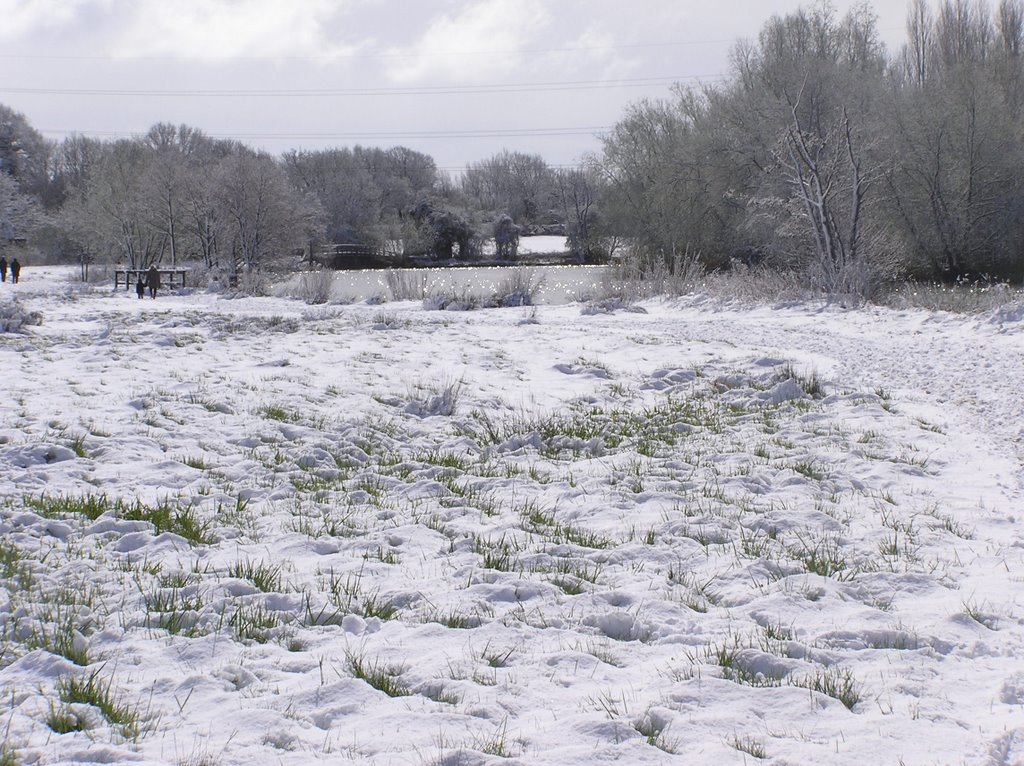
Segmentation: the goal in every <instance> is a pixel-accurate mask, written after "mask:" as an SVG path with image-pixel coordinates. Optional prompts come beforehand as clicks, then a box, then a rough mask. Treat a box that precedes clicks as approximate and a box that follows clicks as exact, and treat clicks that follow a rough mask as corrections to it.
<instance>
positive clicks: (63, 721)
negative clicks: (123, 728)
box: [0, 702, 89, 763]
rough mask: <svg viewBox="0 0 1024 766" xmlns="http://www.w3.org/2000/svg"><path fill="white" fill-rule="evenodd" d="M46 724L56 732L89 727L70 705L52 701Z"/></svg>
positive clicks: (62, 732)
mask: <svg viewBox="0 0 1024 766" xmlns="http://www.w3.org/2000/svg"><path fill="white" fill-rule="evenodd" d="M46 725H47V726H49V727H50V730H51V731H53V732H54V733H55V734H70V733H71V732H75V731H87V730H88V728H89V727H88V726H86V723H85V721H83V720H82V719H81V718H79V717H78V716H77V715H75V713H74V712H73V711H72V710H71V709H70V708H69V707H67V706H65V705H54V704H53V703H52V702H51V703H50V709H49V711H48V712H47V714H46ZM0 763H3V762H2V761H0Z"/></svg>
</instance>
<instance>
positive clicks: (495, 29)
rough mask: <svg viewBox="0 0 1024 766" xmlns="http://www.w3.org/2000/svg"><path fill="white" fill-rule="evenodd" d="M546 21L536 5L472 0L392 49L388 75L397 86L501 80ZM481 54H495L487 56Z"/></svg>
mask: <svg viewBox="0 0 1024 766" xmlns="http://www.w3.org/2000/svg"><path fill="white" fill-rule="evenodd" d="M550 20H551V17H550V14H549V13H548V11H547V9H546V8H545V3H544V2H543V1H542V0H472V1H470V2H465V3H463V4H462V7H461V8H460V9H459V11H458V12H456V13H454V14H443V15H441V16H439V17H437V18H435V19H434V20H433V21H431V22H430V23H429V25H428V27H427V29H426V31H425V32H424V33H423V35H422V36H421V37H420V39H419V41H418V42H416V43H415V44H414V45H412V46H410V47H408V48H401V49H399V48H392V49H390V50H389V51H388V54H389V55H391V56H394V57H396V58H395V62H394V63H393V64H392V65H391V67H390V69H389V72H388V73H389V75H390V76H391V78H392V79H393V80H395V81H397V82H402V83H410V82H416V81H422V80H424V79H426V78H431V79H454V80H458V81H467V80H469V81H474V80H480V79H485V78H487V77H493V76H494V75H501V74H505V73H507V72H509V71H512V70H513V69H515V67H516V66H517V65H519V64H520V63H521V60H522V55H515V53H516V52H517V51H523V50H524V49H529V48H530V47H531V41H532V40H533V39H535V38H536V37H537V36H538V35H539V33H540V32H542V31H544V30H545V29H546V28H547V26H548V25H549V23H550ZM487 51H496V52H500V55H497V54H496V55H494V56H489V55H487V53H486V52H487Z"/></svg>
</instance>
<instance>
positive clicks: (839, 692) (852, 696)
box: [793, 668, 861, 710]
mask: <svg viewBox="0 0 1024 766" xmlns="http://www.w3.org/2000/svg"><path fill="white" fill-rule="evenodd" d="M793 684H794V685H795V686H800V687H802V688H804V689H810V690H811V691H815V692H820V693H822V694H824V695H826V696H829V697H832V698H833V699H837V700H839V701H840V702H842V703H843V705H845V706H846V708H847V710H853V708H854V706H855V705H856V704H857V703H858V702H860V700H861V692H860V689H859V688H858V685H857V682H856V680H855V679H854V677H853V671H852V670H850V669H849V668H826V669H825V670H822V671H819V672H817V673H815V674H814V675H812V676H806V677H805V678H802V679H799V680H797V681H794V682H793Z"/></svg>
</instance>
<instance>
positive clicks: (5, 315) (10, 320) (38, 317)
mask: <svg viewBox="0 0 1024 766" xmlns="http://www.w3.org/2000/svg"><path fill="white" fill-rule="evenodd" d="M42 323H43V315H42V314H40V313H39V312H38V311H29V310H27V309H25V308H24V307H23V306H22V305H21V302H20V301H19V300H18V299H17V298H12V299H11V300H9V301H4V302H3V303H0V332H21V330H22V328H25V327H29V326H31V325H39V324H42Z"/></svg>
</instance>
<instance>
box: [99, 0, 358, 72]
mask: <svg viewBox="0 0 1024 766" xmlns="http://www.w3.org/2000/svg"><path fill="white" fill-rule="evenodd" d="M121 5H122V11H123V12H124V14H125V26H124V28H123V29H122V30H121V33H120V34H119V36H118V38H117V40H116V41H115V40H113V39H112V40H111V43H110V45H111V50H110V52H111V53H112V54H113V55H117V56H181V57H214V58H231V57H235V56H260V57H275V56H281V57H286V56H331V55H335V54H338V53H341V52H344V51H345V50H346V49H345V47H344V46H343V45H342V44H341V41H340V39H338V38H336V37H335V36H334V35H332V34H331V28H332V26H333V25H332V23H331V22H332V21H333V20H334V18H335V17H336V16H338V15H339V14H340V13H341V12H343V10H344V8H345V5H344V4H343V3H339V2H337V0H290V1H289V2H282V1H281V0H177V1H176V2H167V1H166V0H143V1H142V2H131V3H129V2H126V1H125V0H122V3H121Z"/></svg>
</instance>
